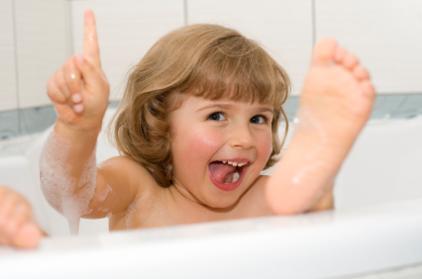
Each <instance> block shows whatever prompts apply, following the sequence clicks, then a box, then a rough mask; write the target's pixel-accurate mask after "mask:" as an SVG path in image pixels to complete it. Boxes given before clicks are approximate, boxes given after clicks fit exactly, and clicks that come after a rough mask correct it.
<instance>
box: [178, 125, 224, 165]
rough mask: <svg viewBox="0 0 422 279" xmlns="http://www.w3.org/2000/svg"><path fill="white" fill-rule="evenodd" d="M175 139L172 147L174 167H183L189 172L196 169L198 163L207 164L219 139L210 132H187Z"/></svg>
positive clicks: (217, 145)
mask: <svg viewBox="0 0 422 279" xmlns="http://www.w3.org/2000/svg"><path fill="white" fill-rule="evenodd" d="M179 135H180V136H179V137H178V138H176V139H175V141H174V144H173V146H172V150H173V156H174V157H173V160H174V162H175V165H176V166H181V165H183V166H184V168H185V169H187V170H191V169H193V168H197V167H198V163H199V162H207V161H209V160H210V158H211V157H212V156H213V154H214V153H215V152H216V151H217V149H218V148H219V146H220V143H221V141H222V139H221V137H220V136H219V135H218V134H216V133H212V132H210V131H202V130H196V131H194V132H193V131H188V130H186V131H185V133H184V134H179Z"/></svg>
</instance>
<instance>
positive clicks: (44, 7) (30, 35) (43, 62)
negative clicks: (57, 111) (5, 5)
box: [15, 0, 70, 107]
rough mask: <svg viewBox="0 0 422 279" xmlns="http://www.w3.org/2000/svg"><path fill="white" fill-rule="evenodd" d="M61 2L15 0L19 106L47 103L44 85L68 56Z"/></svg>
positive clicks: (64, 4) (66, 13) (65, 15)
mask: <svg viewBox="0 0 422 279" xmlns="http://www.w3.org/2000/svg"><path fill="white" fill-rule="evenodd" d="M68 5H69V4H68V3H67V1H65V0H31V1H26V0H16V1H15V14H16V33H17V55H18V73H19V96H20V98H19V99H20V107H30V106H38V105H43V104H49V103H50V101H49V100H48V98H47V94H46V84H47V80H48V79H49V77H50V76H51V75H52V74H53V73H54V72H55V71H56V70H57V68H58V67H59V66H60V65H61V64H63V63H64V62H65V60H66V58H67V57H68V55H69V54H70V32H69V23H68V18H69V9H68Z"/></svg>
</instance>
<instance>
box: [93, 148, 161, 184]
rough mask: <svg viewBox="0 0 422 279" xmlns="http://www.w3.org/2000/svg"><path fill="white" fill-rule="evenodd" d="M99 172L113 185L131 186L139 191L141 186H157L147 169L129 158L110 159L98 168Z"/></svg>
mask: <svg viewBox="0 0 422 279" xmlns="http://www.w3.org/2000/svg"><path fill="white" fill-rule="evenodd" d="M98 171H99V172H101V173H102V175H104V176H105V177H106V179H107V181H110V182H111V183H113V182H114V183H116V184H120V185H126V186H131V187H134V188H136V189H137V190H138V188H139V186H141V185H142V186H148V185H154V186H155V185H156V181H155V179H154V178H153V177H152V175H151V174H150V173H149V172H148V171H147V169H146V168H145V167H143V166H142V165H141V164H140V163H138V162H136V161H135V160H133V159H131V158H130V157H128V156H117V157H113V158H110V159H108V160H106V161H104V162H102V163H101V164H100V165H99V166H98Z"/></svg>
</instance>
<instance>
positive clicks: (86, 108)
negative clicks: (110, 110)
mask: <svg viewBox="0 0 422 279" xmlns="http://www.w3.org/2000/svg"><path fill="white" fill-rule="evenodd" d="M84 21H85V24H84V42H83V55H77V56H73V57H71V58H70V59H69V60H68V61H67V62H66V63H65V64H64V65H63V66H62V67H61V68H60V69H59V70H58V71H57V72H56V73H55V74H54V75H53V76H52V77H51V78H50V80H49V81H48V86H47V94H48V96H49V98H50V100H51V101H52V102H53V104H54V107H55V109H56V112H57V121H58V122H61V123H63V124H65V125H67V126H69V127H73V128H77V129H83V130H91V129H97V130H99V129H100V128H101V124H102V118H103V116H104V113H105V110H106V109H107V105H108V96H109V84H108V82H107V79H106V77H105V75H104V72H103V70H102V68H101V61H100V50H99V45H98V38H97V31H96V24H95V17H94V14H93V12H92V11H90V10H89V11H86V12H85V19H84Z"/></svg>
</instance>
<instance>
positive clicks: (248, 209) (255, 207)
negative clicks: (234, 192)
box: [239, 175, 272, 217]
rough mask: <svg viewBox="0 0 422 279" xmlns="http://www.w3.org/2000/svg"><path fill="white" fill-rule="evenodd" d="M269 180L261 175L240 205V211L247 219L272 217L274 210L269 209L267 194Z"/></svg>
mask: <svg viewBox="0 0 422 279" xmlns="http://www.w3.org/2000/svg"><path fill="white" fill-rule="evenodd" d="M268 179H269V176H267V175H260V176H259V177H258V178H257V179H256V180H255V182H254V183H253V184H252V185H251V186H250V189H249V190H248V192H247V193H246V194H245V195H244V196H243V198H242V200H241V201H240V203H239V206H240V207H239V209H240V212H242V214H244V215H245V217H258V216H266V215H272V210H271V208H270V207H269V204H268V202H267V198H266V193H265V192H266V190H265V188H266V187H265V186H266V185H267V183H268Z"/></svg>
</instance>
